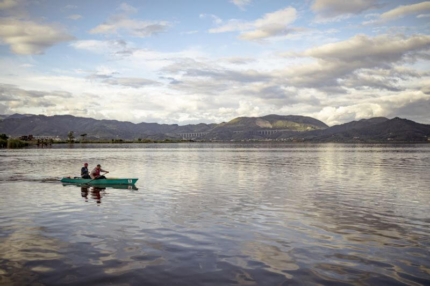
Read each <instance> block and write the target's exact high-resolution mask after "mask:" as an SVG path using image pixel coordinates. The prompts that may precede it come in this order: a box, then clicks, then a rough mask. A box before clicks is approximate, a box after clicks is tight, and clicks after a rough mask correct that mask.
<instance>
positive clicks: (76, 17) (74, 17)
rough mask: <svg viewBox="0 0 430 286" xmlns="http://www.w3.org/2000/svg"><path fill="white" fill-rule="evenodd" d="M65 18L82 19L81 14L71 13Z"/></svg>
mask: <svg viewBox="0 0 430 286" xmlns="http://www.w3.org/2000/svg"><path fill="white" fill-rule="evenodd" d="M67 19H71V20H79V19H82V16H81V15H78V14H73V15H69V16H68V17H67Z"/></svg>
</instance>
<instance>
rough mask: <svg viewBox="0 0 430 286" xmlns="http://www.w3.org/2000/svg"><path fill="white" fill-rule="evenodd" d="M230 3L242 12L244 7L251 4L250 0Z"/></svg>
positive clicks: (231, 0)
mask: <svg viewBox="0 0 430 286" xmlns="http://www.w3.org/2000/svg"><path fill="white" fill-rule="evenodd" d="M230 2H232V3H233V4H234V5H236V6H237V7H239V8H240V9H242V10H243V9H245V6H247V5H249V4H250V3H251V0H230Z"/></svg>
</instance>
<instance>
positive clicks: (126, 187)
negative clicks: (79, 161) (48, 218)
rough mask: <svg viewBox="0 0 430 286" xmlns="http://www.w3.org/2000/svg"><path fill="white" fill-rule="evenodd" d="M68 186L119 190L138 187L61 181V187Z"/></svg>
mask: <svg viewBox="0 0 430 286" xmlns="http://www.w3.org/2000/svg"><path fill="white" fill-rule="evenodd" d="M70 186H75V187H80V188H82V189H88V188H90V187H92V188H96V189H106V188H112V189H121V190H138V188H137V187H136V186H135V185H117V184H115V185H101V184H98V185H91V183H89V184H88V185H86V184H72V183H63V187H70Z"/></svg>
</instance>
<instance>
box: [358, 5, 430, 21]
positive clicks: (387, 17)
mask: <svg viewBox="0 0 430 286" xmlns="http://www.w3.org/2000/svg"><path fill="white" fill-rule="evenodd" d="M428 11H430V1H426V2H421V3H417V4H412V5H402V6H399V7H397V8H395V9H392V10H390V11H387V12H385V13H383V14H381V15H378V18H376V19H374V20H371V21H366V22H363V24H364V25H369V24H381V23H385V22H388V21H393V20H396V19H399V18H403V17H405V16H409V15H413V14H418V13H425V12H428ZM427 16H428V14H420V15H418V16H417V18H424V17H427Z"/></svg>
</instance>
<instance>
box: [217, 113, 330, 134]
mask: <svg viewBox="0 0 430 286" xmlns="http://www.w3.org/2000/svg"><path fill="white" fill-rule="evenodd" d="M327 127H328V126H327V125H326V124H325V123H323V122H321V121H319V120H317V119H315V118H312V117H306V116H298V115H287V116H282V115H274V114H271V115H266V116H263V117H238V118H235V119H233V120H231V121H229V122H227V123H221V124H219V125H218V126H217V127H215V128H216V129H217V130H218V129H219V130H232V131H244V130H256V129H261V128H265V129H282V130H289V131H310V130H316V129H325V128H327Z"/></svg>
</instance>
